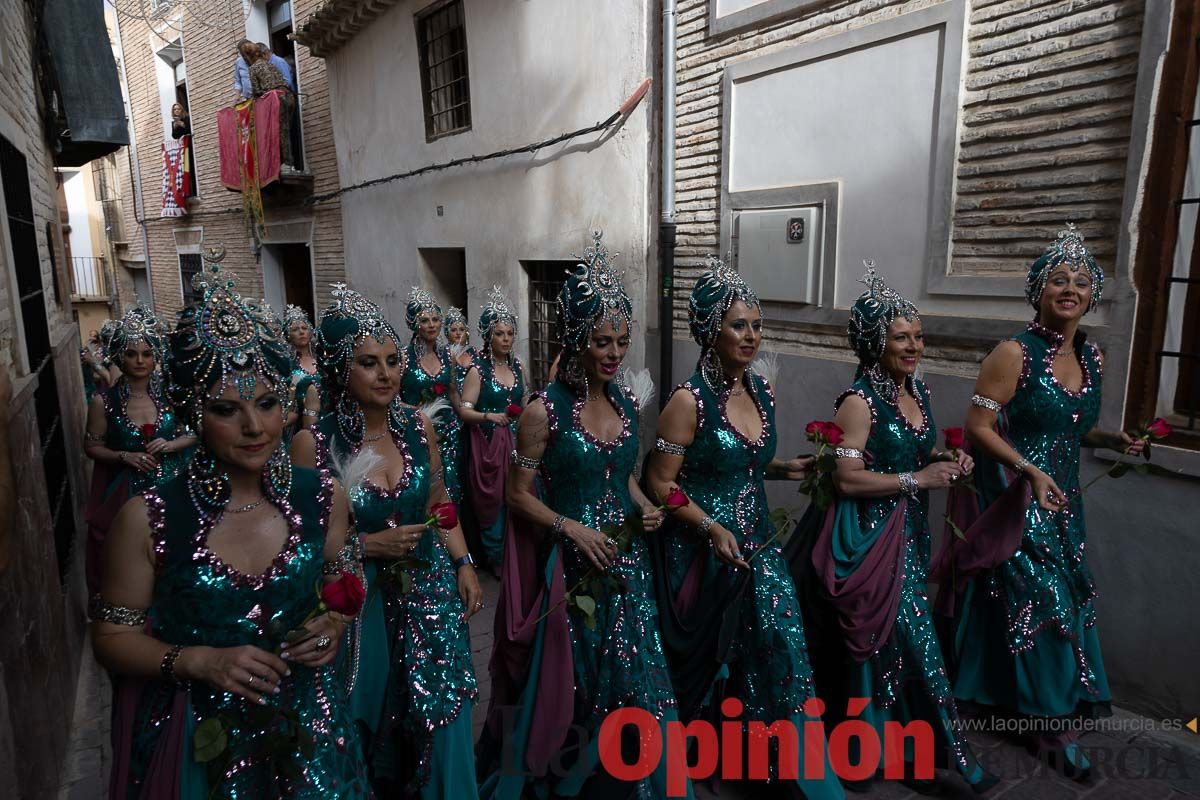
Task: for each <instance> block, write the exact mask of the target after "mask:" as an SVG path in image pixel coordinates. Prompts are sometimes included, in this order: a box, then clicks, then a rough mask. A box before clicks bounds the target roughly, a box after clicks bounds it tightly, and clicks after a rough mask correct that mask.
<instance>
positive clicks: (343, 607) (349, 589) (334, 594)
mask: <svg viewBox="0 0 1200 800" xmlns="http://www.w3.org/2000/svg"><path fill="white" fill-rule="evenodd" d="M366 599H367V593H366V590H364V589H363V585H362V581H360V580H359V579H358V576H357V575H355V574H354V573H353V572H342V576H341V577H340V578H338V579H337V580H336V581H334V582H333V583H327V584H325V585H324V586H322V587H321V603H322V605H324V606H325V607H326V608H327V609H329V610H330V611H336V612H337V613H339V614H345V615H346V616H348V617H353V616H354V615H355V614H357V613H358V612H359V611H360V610H361V609H362V606H363V601H364V600H366Z"/></svg>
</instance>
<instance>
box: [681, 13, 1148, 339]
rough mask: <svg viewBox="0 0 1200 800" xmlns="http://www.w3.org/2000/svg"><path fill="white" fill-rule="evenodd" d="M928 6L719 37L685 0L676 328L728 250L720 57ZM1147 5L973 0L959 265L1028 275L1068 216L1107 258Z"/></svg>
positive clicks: (811, 19) (958, 197)
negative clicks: (696, 288) (706, 270)
mask: <svg viewBox="0 0 1200 800" xmlns="http://www.w3.org/2000/svg"><path fill="white" fill-rule="evenodd" d="M931 5H934V3H932V2H928V0H910V1H908V2H904V1H902V0H860V1H859V2H832V3H829V4H826V5H822V6H818V7H816V8H815V9H812V10H809V11H807V12H802V13H798V14H793V15H791V16H788V17H784V18H782V19H778V20H776V21H774V22H771V23H767V24H764V25H761V26H758V27H754V28H750V29H746V30H743V31H741V32H738V33H733V34H729V35H725V36H716V37H714V36H710V35H709V33H708V9H709V0H680V3H679V9H678V36H677V44H678V72H677V75H678V104H677V113H678V122H677V135H678V140H677V147H676V155H677V159H678V171H677V175H676V177H677V191H676V200H677V204H678V214H677V222H678V249H677V251H676V255H677V265H678V272H677V281H678V283H677V289H676V306H675V335H676V336H686V335H687V333H686V328H685V327H684V322H685V320H686V301H687V296H688V293H689V292H690V291H691V288H692V285H693V283H694V281H695V278H696V276H697V275H698V273H699V268H700V267H701V266H702V265H703V261H704V257H705V256H706V255H708V254H709V253H715V252H717V250H718V248H719V220H720V212H719V201H720V180H721V177H720V175H721V163H720V152H721V119H720V115H721V101H722V98H721V78H722V70H723V68H724V67H725V66H726V65H727V64H730V63H733V62H737V61H741V60H745V59H747V58H751V57H756V56H759V55H764V54H767V53H771V52H775V51H778V50H781V49H785V48H789V47H793V46H795V45H797V44H801V43H807V42H811V41H814V40H816V39H821V38H824V37H827V36H832V35H834V34H838V33H842V32H845V31H847V30H851V29H855V28H861V27H863V26H866V25H870V24H872V23H875V22H879V21H882V20H885V19H890V18H893V17H896V16H898V15H900V14H904V13H909V12H912V11H915V10H918V9H921V8H926V7H929V6H931ZM1141 9H1142V2H1141V0H1077V2H1071V3H1064V2H1054V1H1053V0H974V2H973V3H971V5H970V16H969V21H968V30H967V37H968V49H967V56H966V58H967V64H966V75H965V85H964V88H963V92H962V94H961V100H962V109H961V110H960V121H961V125H960V131H961V137H960V155H959V159H958V163H957V186H956V192H955V200H954V215H953V219H952V231H953V232H952V248H953V249H952V263H951V270H952V271H953V272H955V273H958V274H980V275H983V274H986V275H997V274H999V275H1003V274H1020V275H1023V274H1024V271H1025V269H1026V268H1027V266H1028V264H1029V262H1030V261H1031V260H1032V259H1033V258H1034V257H1036V255H1037V254H1038V253H1040V252H1041V250H1042V249H1043V248H1044V247H1045V245H1046V242H1048V241H1049V240H1050V239H1052V238H1053V237H1054V234H1055V233H1056V232H1057V231H1058V229H1059V228H1060V227H1061V223H1062V222H1063V220H1065V219H1071V220H1075V221H1076V222H1078V223H1079V227H1080V228H1081V229H1082V230H1083V232H1084V233H1085V235H1088V237H1089V242H1090V244H1091V245H1093V246H1092V252H1093V253H1094V254H1095V255H1096V256H1097V258H1098V259H1099V260H1100V262H1101V264H1102V266H1104V267H1105V268H1106V269H1111V268H1112V260H1113V257H1114V255H1115V242H1116V238H1117V237H1116V229H1117V227H1118V224H1119V218H1120V213H1121V200H1122V192H1123V191H1124V170H1125V158H1126V151H1127V147H1128V141H1129V122H1130V117H1131V114H1132V111H1133V93H1134V81H1135V79H1136V73H1137V49H1138V42H1139V37H1140V33H1141V27H1142V25H1141V23H1142V18H1141ZM881 135H883V134H881ZM783 327H784V328H785V329H786V328H787V326H783ZM783 332H784V333H785V335H786V336H787V337H789V338H792V339H794V340H795V341H803V342H805V343H806V345H807V346H811V347H815V348H816V349H817V350H822V351H824V350H827V352H828V353H829V354H831V355H833V354H836V353H837V352H838V351H841V350H844V345H843V344H842V342H841V336H840V334H838V335H837V336H835V337H834V338H833V339H830V340H829V341H825V339H828V338H829V337H828V336H826V335H825V334H824V333H823V332H820V331H816V330H810V331H803V330H797V329H794V328H793V329H790V330H786V331H783ZM774 333H775V332H774V331H773V336H774ZM963 355H964V356H967V354H963Z"/></svg>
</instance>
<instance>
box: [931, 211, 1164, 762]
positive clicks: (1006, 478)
mask: <svg viewBox="0 0 1200 800" xmlns="http://www.w3.org/2000/svg"><path fill="white" fill-rule="evenodd" d="M1103 280H1104V274H1103V272H1102V271H1101V270H1100V267H1099V266H1098V265H1097V264H1096V261H1095V259H1094V258H1092V256H1091V254H1090V253H1088V252H1087V250H1086V248H1085V247H1084V244H1083V237H1082V236H1080V235H1079V233H1078V232H1077V231H1075V230H1074V228H1073V227H1068V229H1067V230H1065V231H1063V232H1062V233H1060V234H1059V237H1058V239H1057V241H1055V242H1054V243H1053V244H1051V245H1050V247H1048V248H1047V251H1046V253H1045V254H1044V255H1043V256H1042V257H1041V258H1039V259H1038V260H1037V261H1036V262H1034V264H1033V266H1032V268H1031V269H1030V271H1029V275H1028V278H1027V280H1026V297H1027V298H1028V300H1029V302H1030V304H1031V305H1032V306H1033V307H1034V309H1036V311H1037V315H1036V317H1035V320H1034V322H1033V323H1031V324H1030V325H1029V327H1028V328H1027V329H1026V330H1025V331H1024V332H1023V333H1020V334H1018V335H1017V336H1016V337H1015V338H1013V339H1010V340H1008V341H1006V342H1002V343H1001V344H1000V345H999V346H997V347H996V349H995V350H994V351H992V353H991V354H990V355H989V356H988V357H987V358H986V359H985V360H984V362H983V365H982V367H981V369H980V373H979V379H978V381H977V382H976V385H975V396H974V397H973V398H972V405H971V408H970V410H969V412H968V415H967V433H968V436H969V438H970V441H971V444H972V445H973V446H974V447H975V448H976V449H977V450H978V452H979V453H980V472H981V474H980V480H979V481H978V482H979V484H980V490H981V497H980V499H979V501H978V502H979V504H980V507H981V508H986V507H987V505H988V504H989V503H991V502H993V501H994V502H995V503H997V504H1000V503H1018V502H1020V503H1024V504H1027V507H1026V506H1025V505H1023V506H1022V507H1021V508H1019V509H1016V510H1017V512H1018V513H1019V514H1020V515H1021V517H1020V518H1023V525H1021V526H1020V528H1023V530H1021V529H1018V531H1017V537H1014V541H1013V542H1012V543H1011V546H1010V548H1009V549H1008V551H1007V552H1004V553H1000V554H998V558H997V560H996V562H995V563H993V564H991V565H988V566H990V567H991V568H990V569H985V570H983V571H982V572H981V573H980V574H978V575H976V576H975V577H974V578H973V580H971V581H970V584H969V585H968V586H967V587H966V589H965V592H963V594H962V597H961V600H962V603H961V605H960V609H961V611H960V613H959V614H958V619H957V625H956V635H955V640H954V642H953V645H954V650H955V655H956V662H957V673H956V676H955V683H954V692H955V694H956V695H957V696H958V697H959V698H960V699H962V700H967V701H973V702H975V703H979V704H982V705H986V706H994V707H997V708H999V709H1002V710H1004V711H1005V712H1009V713H1016V714H1019V715H1023V716H1027V717H1037V718H1045V719H1047V724H1045V725H1042V726H1041V727H1040V729H1038V733H1040V734H1041V736H1040V737H1039V736H1037V735H1035V736H1034V737H1033V739H1032V743H1034V744H1035V745H1037V746H1040V747H1041V748H1042V749H1043V750H1049V751H1050V752H1051V753H1053V754H1055V755H1056V756H1061V757H1062V758H1063V761H1064V765H1065V767H1066V769H1067V770H1068V771H1070V772H1071V773H1072V774H1075V775H1078V776H1082V775H1084V774H1086V772H1087V769H1088V766H1089V765H1088V763H1087V759H1086V758H1084V756H1083V754H1082V753H1081V752H1080V751H1079V747H1078V744H1077V743H1076V740H1075V737H1074V736H1073V735H1072V734H1071V733H1070V732H1069V731H1066V730H1064V728H1063V727H1061V726H1060V727H1055V726H1054V725H1053V724H1051V723H1053V722H1054V721H1056V720H1053V719H1050V718H1059V719H1057V721H1058V722H1062V721H1063V720H1062V719H1061V718H1072V717H1076V716H1096V715H1107V714H1108V713H1110V711H1109V701H1110V700H1111V694H1110V692H1109V688H1108V680H1107V678H1106V676H1105V672H1104V662H1103V660H1102V658H1101V654H1100V641H1099V638H1098V637H1097V634H1096V628H1095V624H1096V612H1095V607H1094V601H1095V597H1096V588H1095V584H1094V581H1093V579H1092V574H1091V571H1090V570H1089V569H1088V565H1087V557H1086V544H1087V533H1086V528H1085V526H1084V515H1083V498H1082V493H1081V491H1080V488H1079V448H1080V447H1081V446H1085V447H1108V448H1112V449H1114V450H1117V451H1124V452H1129V453H1132V454H1137V453H1140V452H1141V449H1142V447H1143V443H1142V442H1141V441H1135V440H1133V439H1132V438H1131V437H1130V436H1129V435H1127V434H1124V433H1108V432H1104V431H1101V430H1099V429H1098V428H1097V427H1096V423H1097V420H1098V419H1099V416H1100V384H1101V378H1102V375H1103V370H1104V359H1103V357H1102V356H1101V354H1100V350H1099V348H1097V347H1096V345H1095V344H1092V343H1091V342H1088V341H1087V337H1086V335H1085V334H1084V332H1083V331H1081V330H1079V322H1080V320H1081V318H1082V317H1083V315H1084V314H1085V313H1087V311H1089V310H1091V309H1092V308H1094V307H1095V306H1096V304H1098V303H1099V301H1100V292H1101V288H1102V287H1103ZM1006 468H1007V469H1006ZM1020 477H1023V478H1024V479H1025V481H1026V482H1027V484H1028V486H1029V489H1030V490H1031V491H1030V492H1028V493H1026V494H1024V495H1018V494H1014V493H1011V492H1010V493H1006V494H1005V496H1004V497H1001V496H1000V495H1001V493H1002V492H1004V490H1005V488H1006V487H1007V486H1008V485H1010V484H1012V483H1014V482H1015V481H1017V479H1018V478H1020ZM1015 488H1020V487H1015ZM989 535H994V532H989Z"/></svg>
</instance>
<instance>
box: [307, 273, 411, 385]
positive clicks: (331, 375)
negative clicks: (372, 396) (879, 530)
mask: <svg viewBox="0 0 1200 800" xmlns="http://www.w3.org/2000/svg"><path fill="white" fill-rule="evenodd" d="M331 295H332V297H333V302H332V303H330V304H329V306H328V307H327V308H326V309H325V310H324V311H322V312H321V321H320V322H319V323H318V324H317V332H316V336H315V338H314V342H313V353H314V354H315V355H316V357H317V365H318V366H319V367H320V369H321V377H322V381H323V385H327V386H330V387H332V388H333V389H334V391H335V392H338V391H341V390H344V389H345V387H346V382H347V379H348V376H349V369H350V362H351V361H352V360H353V359H354V348H355V347H356V346H357V345H358V344H359V343H360V342H362V341H363V340H364V339H365V338H367V337H368V336H371V337H374V338H375V340H376V341H378V342H381V343H382V342H387V341H391V342H392V344H394V345H395V346H396V352H397V353H398V354H400V356H401V357H402V358H403V354H404V348H403V347H402V346H401V344H400V337H399V336H398V335H397V334H396V329H395V328H394V327H392V323H390V322H388V321H387V318H386V317H385V316H384V315H383V311H382V310H381V309H380V308H379V306H377V305H376V304H375V303H372V302H371V301H370V300H368V299H366V298H365V297H363V296H362V295H361V294H359V293H358V292H356V291H354V290H353V289H350V288H347V286H346V284H344V283H335V284H333V291H332V292H331Z"/></svg>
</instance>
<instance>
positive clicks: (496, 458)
mask: <svg viewBox="0 0 1200 800" xmlns="http://www.w3.org/2000/svg"><path fill="white" fill-rule="evenodd" d="M467 427H468V428H469V429H470V432H471V450H470V452H471V457H470V458H469V459H467V480H468V481H469V483H470V488H471V502H472V503H473V504H474V508H475V518H476V519H477V520H478V521H479V526H480V527H481V528H490V527H491V526H492V525H494V524H495V522H496V518H497V517H498V516H499V515H500V510H501V509H502V508H503V507H504V481H505V478H506V477H507V474H508V458H509V454H511V453H512V450H513V435H512V431H511V430H509V428H508V427H507V426H497V427H496V428H495V429H493V430H492V437H491V439H489V438H488V436H487V434H486V433H484V432H483V431H482V430H481V429H480V426H478V425H468V426H467ZM509 538H511V537H509V536H505V539H509Z"/></svg>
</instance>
